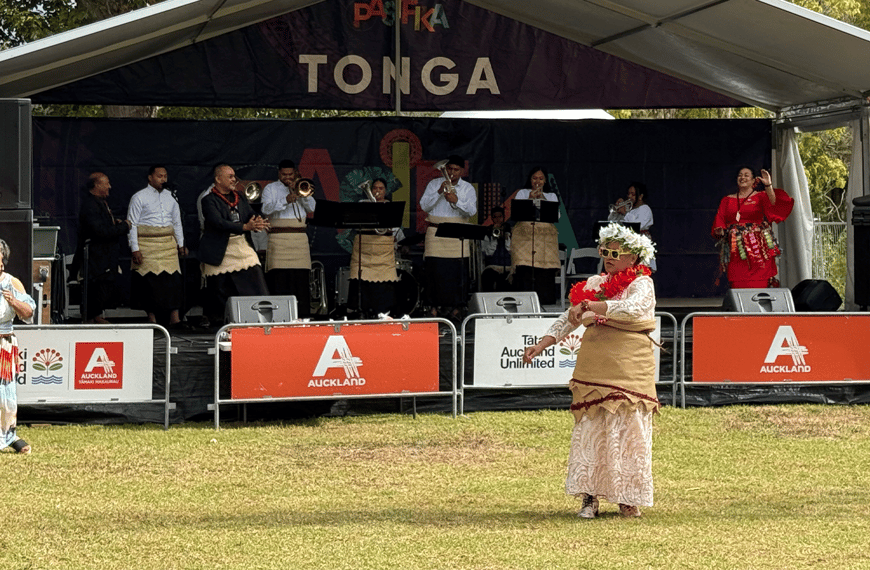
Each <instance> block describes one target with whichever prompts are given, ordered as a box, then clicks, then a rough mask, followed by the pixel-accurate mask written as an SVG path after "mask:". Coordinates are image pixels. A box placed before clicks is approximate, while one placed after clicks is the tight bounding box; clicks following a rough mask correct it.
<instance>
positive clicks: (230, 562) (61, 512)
mask: <svg viewBox="0 0 870 570" xmlns="http://www.w3.org/2000/svg"><path fill="white" fill-rule="evenodd" d="M571 426H572V419H571V416H570V415H569V414H568V412H566V411H541V412H491V413H473V414H469V415H468V416H466V417H464V418H460V419H456V420H454V419H451V418H450V417H449V416H442V415H424V416H420V417H418V418H417V419H414V418H412V417H410V416H399V415H377V416H360V417H347V418H322V419H318V420H312V421H309V422H299V423H290V424H283V425H278V424H262V425H246V426H245V425H233V424H227V425H225V426H224V429H222V430H221V431H220V432H216V431H214V430H213V429H212V428H211V426H210V425H209V424H187V425H182V426H174V427H172V429H170V430H169V431H163V429H162V427H160V426H110V427H101V426H60V427H59V426H55V427H26V426H25V427H22V428H21V429H20V434H21V435H22V436H23V437H24V438H25V439H27V440H28V441H29V442H30V443H31V444H32V445H33V448H34V453H33V455H31V456H21V455H16V454H13V453H10V452H5V453H3V454H2V456H0V460H2V465H3V470H4V472H5V474H6V485H4V486H3V487H2V490H0V497H2V505H3V506H4V511H5V513H6V514H5V516H4V517H3V519H4V520H5V523H6V524H5V525H4V526H5V528H4V530H3V538H4V547H3V549H2V551H0V568H2V569H13V568H14V569H19V568H20V569H30V568H33V569H36V568H64V569H79V568H82V569H85V568H87V569H116V568H117V569H152V568H153V569H174V568H202V569H216V568H239V569H247V568H251V569H254V568H280V569H295V568H324V569H330V570H333V569H343V568H348V569H354V570H359V569H365V568H402V569H406V568H472V569H490V568H492V569H495V568H518V569H519V568H522V569H526V568H529V569H538V568H540V569H550V568H571V569H575V568H595V569H610V568H626V569H628V568H632V569H634V568H710V569H729V570H730V569H735V568H738V569H739V568H747V569H748V568H752V569H754V568H759V569H762V568H770V569H777V570H779V569H786V568H795V569H803V568H820V569H828V568H831V569H841V568H860V569H863V568H867V569H870V548H868V543H870V538H868V537H870V507H868V504H870V474H868V473H870V407H867V406H852V407H846V406H791V405H781V406H763V407H749V406H735V407H726V408H700V409H689V410H679V409H674V408H664V409H663V410H662V413H661V414H660V415H659V416H658V417H657V418H656V419H655V436H654V448H653V474H654V477H655V486H656V493H655V501H656V505H655V506H654V507H651V508H647V509H645V510H644V516H643V518H641V519H636V520H629V519H624V518H622V517H620V516H619V515H618V514H617V509H616V506H615V505H610V504H607V503H603V504H602V515H601V516H600V517H599V518H598V519H594V520H583V519H578V518H576V516H575V513H576V511H577V509H579V501H577V500H576V499H574V498H572V497H567V496H566V495H565V494H564V488H563V485H564V479H563V478H564V472H565V464H566V459H567V454H568V442H569V435H570V429H571Z"/></svg>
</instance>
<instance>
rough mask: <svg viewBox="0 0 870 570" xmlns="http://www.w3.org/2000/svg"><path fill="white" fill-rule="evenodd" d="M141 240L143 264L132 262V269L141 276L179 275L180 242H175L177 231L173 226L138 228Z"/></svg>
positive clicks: (140, 249) (140, 248)
mask: <svg viewBox="0 0 870 570" xmlns="http://www.w3.org/2000/svg"><path fill="white" fill-rule="evenodd" d="M136 232H137V234H138V238H139V252H140V253H141V254H142V264H141V265H136V264H135V263H133V262H130V268H131V269H132V270H133V271H135V272H136V273H138V274H139V275H147V274H148V273H154V274H155V275H159V274H160V273H162V272H163V271H165V272H167V273H179V272H180V271H181V266H180V265H179V263H178V242H176V241H175V230H173V228H172V226H164V227H156V226H136Z"/></svg>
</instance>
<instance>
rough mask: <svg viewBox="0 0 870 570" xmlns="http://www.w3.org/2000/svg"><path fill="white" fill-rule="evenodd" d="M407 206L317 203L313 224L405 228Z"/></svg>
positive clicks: (359, 289) (359, 299) (359, 253)
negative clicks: (403, 220) (403, 223)
mask: <svg viewBox="0 0 870 570" xmlns="http://www.w3.org/2000/svg"><path fill="white" fill-rule="evenodd" d="M404 215H405V203H404V202H332V201H330V200H316V206H315V208H314V217H313V218H312V219H311V224H312V225H314V226H321V227H327V228H337V229H348V230H357V231H359V230H379V229H387V230H391V229H393V228H396V227H400V226H401V225H402V218H403V217H404ZM357 258H358V259H359V263H358V266H357V309H358V310H359V311H360V312H362V286H361V285H362V284H361V282H362V238H360V240H359V248H358V251H357Z"/></svg>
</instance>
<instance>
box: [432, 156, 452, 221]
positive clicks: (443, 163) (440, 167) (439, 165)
mask: <svg viewBox="0 0 870 570" xmlns="http://www.w3.org/2000/svg"><path fill="white" fill-rule="evenodd" d="M448 160H449V159H447V158H445V159H444V160H439V161H438V162H436V163H435V164H433V165H432V168H434V169H435V170H437V171H439V172H441V176H443V177H444V182H446V183H447V188H446V189H445V190H444V193H445V194H453V195H456V188H454V187H453V184H452V183H451V182H450V176H448V175H447V161H448ZM450 205H451V206H453V209H456V204H453V203H451V204H450Z"/></svg>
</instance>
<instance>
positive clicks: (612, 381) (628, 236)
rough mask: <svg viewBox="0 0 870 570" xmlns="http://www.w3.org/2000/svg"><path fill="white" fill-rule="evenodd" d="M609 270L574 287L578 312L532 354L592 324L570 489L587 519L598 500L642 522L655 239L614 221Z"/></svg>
mask: <svg viewBox="0 0 870 570" xmlns="http://www.w3.org/2000/svg"><path fill="white" fill-rule="evenodd" d="M598 237H599V240H598V243H599V254H600V255H601V256H602V257H603V258H604V268H605V271H606V272H605V273H603V274H601V275H596V276H593V277H590V278H589V280H588V281H583V282H581V283H578V284H577V285H575V286H574V287H573V288H572V290H571V303H572V307H571V308H570V309H568V310H567V311H566V312H565V313H564V314H562V316H561V317H559V319H558V320H557V321H556V323H554V324H553V326H552V327H550V329H549V330H548V331H547V333H546V334H545V335H544V337H543V338H542V339H541V340H540V342H538V343H537V344H535V345H534V346H530V347H528V348H527V349H526V350H525V353H524V360H525V361H526V362H527V363H531V361H532V359H533V358H535V357H536V356H538V355H539V354H541V352H542V351H543V350H544V349H546V348H547V347H549V346H552V345H553V344H555V343H557V342H559V341H560V340H561V339H563V338H565V337H566V336H567V335H568V334H570V333H571V332H572V331H574V330H575V329H576V328H577V327H578V326H580V324H583V325H584V326H585V327H586V330H585V332H584V333H583V341H582V344H581V345H580V349H579V351H578V353H577V364H576V365H575V367H574V374H573V378H572V379H571V381H570V383H569V387H570V388H571V392H572V403H571V412H572V413H573V414H574V420H575V424H574V430H573V432H572V435H571V450H570V454H569V457H568V478H567V481H566V483H565V491H566V492H567V493H568V494H569V495H574V496H576V497H578V498H580V499H582V501H583V504H582V507H581V509H580V512H579V513H578V516H580V517H582V518H595V517H596V516H597V515H598V501H599V498H602V499H605V500H607V501H610V502H612V503H617V504H618V505H619V512H620V513H621V514H622V515H623V516H626V517H639V516H640V508H639V507H641V506H652V504H653V481H652V416H653V414H654V413H655V412H657V411H658V408H659V401H658V398H657V397H656V388H655V374H656V370H655V357H654V353H653V347H654V341H653V340H652V339H651V338H650V336H649V334H650V333H651V332H653V331H654V330H655V305H656V300H655V291H654V289H653V282H652V279H651V278H650V276H649V275H650V269H649V267H647V266H646V265H644V263H646V262H648V261H649V260H650V259H652V257H653V256H654V255H655V247H654V244H653V243H652V241H651V240H650V239H649V238H648V237H647V236H644V235H640V234H638V233H636V232H634V231H633V230H631V229H630V228H628V227H626V226H622V225H619V224H617V223H611V224H608V225H607V226H605V227H603V228H601V231H600V232H599V234H598Z"/></svg>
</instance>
